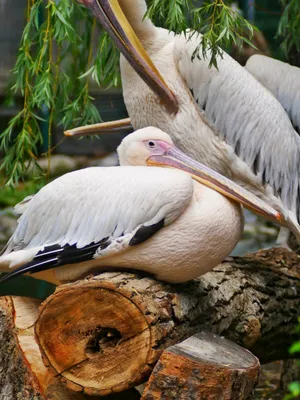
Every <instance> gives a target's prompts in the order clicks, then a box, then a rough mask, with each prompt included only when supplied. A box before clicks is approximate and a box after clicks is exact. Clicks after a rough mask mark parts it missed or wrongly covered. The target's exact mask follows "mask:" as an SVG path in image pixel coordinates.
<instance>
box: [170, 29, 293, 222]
mask: <svg viewBox="0 0 300 400" xmlns="http://www.w3.org/2000/svg"><path fill="white" fill-rule="evenodd" d="M197 41H198V39H196V38H194V37H193V38H192V39H191V40H189V41H187V42H186V39H185V38H184V37H183V36H181V37H178V38H177V40H176V42H175V48H174V56H175V61H176V63H177V66H178V69H179V72H180V74H181V75H182V77H183V78H184V80H185V81H186V83H187V85H188V87H189V88H190V91H191V94H192V96H193V98H194V100H195V101H196V103H197V104H198V107H199V109H200V112H201V114H202V116H203V119H204V120H205V121H206V122H207V124H208V125H209V126H210V127H211V128H212V129H213V130H214V132H215V133H216V134H217V135H218V136H219V137H220V138H221V139H224V140H225V142H226V143H227V144H229V145H230V146H232V148H233V149H234V151H235V153H236V154H237V155H238V156H239V157H240V158H241V159H242V160H243V161H245V162H246V163H247V165H248V166H249V167H250V168H251V170H252V171H253V173H254V174H255V175H257V176H258V177H259V178H260V179H261V181H262V183H263V184H270V185H271V187H272V188H273V190H274V192H275V194H278V195H279V197H280V198H281V200H282V202H283V205H284V206H285V207H286V208H287V209H288V210H291V211H292V212H294V213H295V215H296V216H297V219H298V220H299V219H300V210H299V209H300V207H299V206H300V201H299V196H300V182H299V179H300V162H299V160H300V138H299V136H298V134H297V132H296V131H295V130H294V128H293V126H292V124H291V121H290V119H289V117H288V115H287V114H286V112H285V110H284V109H283V107H282V106H281V104H280V103H279V102H278V101H277V100H276V98H275V97H274V96H273V95H272V94H271V93H270V92H269V91H268V90H267V89H266V88H264V87H263V86H262V85H261V84H260V83H259V82H258V81H257V80H256V79H255V78H254V77H253V76H252V75H251V74H250V73H249V72H248V71H247V70H246V69H244V68H243V67H241V66H240V65H239V64H238V63H237V62H236V61H234V60H233V59H232V58H231V57H230V56H229V55H228V54H226V53H225V52H224V54H223V58H222V59H221V58H219V59H218V70H217V69H216V68H214V67H212V68H208V61H207V60H202V59H201V60H199V59H198V58H197V57H195V58H194V59H193V60H191V59H192V55H193V52H194V50H195V48H196V46H197ZM208 58H209V57H208Z"/></svg>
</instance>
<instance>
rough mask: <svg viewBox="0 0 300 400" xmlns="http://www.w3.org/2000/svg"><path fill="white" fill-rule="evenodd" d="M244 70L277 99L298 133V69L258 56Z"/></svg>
mask: <svg viewBox="0 0 300 400" xmlns="http://www.w3.org/2000/svg"><path fill="white" fill-rule="evenodd" d="M245 68H246V69H247V70H248V71H249V72H250V73H251V74H252V75H253V76H254V77H255V78H256V79H257V80H258V81H259V82H260V83H261V84H262V85H264V86H265V87H266V88H267V89H268V90H269V91H270V92H271V93H272V94H273V95H274V96H275V97H276V98H277V100H278V101H279V102H280V103H281V104H282V106H283V107H284V109H285V111H286V112H287V114H288V116H289V117H290V120H291V121H292V124H293V125H294V127H295V129H296V130H297V131H298V133H300V68H297V67H294V66H293V65H290V64H288V63H285V62H282V61H279V60H276V59H274V58H271V57H266V56H263V55H260V54H255V55H253V56H252V57H250V58H249V60H248V61H247V63H246V65H245Z"/></svg>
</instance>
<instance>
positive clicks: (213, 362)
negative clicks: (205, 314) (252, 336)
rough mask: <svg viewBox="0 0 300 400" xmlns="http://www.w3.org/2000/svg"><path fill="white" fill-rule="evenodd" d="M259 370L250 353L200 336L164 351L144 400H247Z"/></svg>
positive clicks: (215, 338) (216, 338) (206, 335)
mask: <svg viewBox="0 0 300 400" xmlns="http://www.w3.org/2000/svg"><path fill="white" fill-rule="evenodd" d="M259 367H260V365H259V361H258V359H257V358H256V357H255V356H254V355H253V354H251V353H250V352H249V351H248V350H246V349H244V348H242V347H240V346H238V345H236V344H235V343H233V342H231V341H229V340H226V339H224V338H222V337H221V336H217V335H214V334H212V333H208V332H201V333H199V334H196V335H194V336H191V337H190V338H188V339H186V340H184V341H183V342H181V343H179V344H176V345H175V346H171V347H169V348H168V349H166V350H164V352H163V353H162V355H161V357H160V358H159V360H158V362H157V364H156V365H155V368H154V370H153V371H152V374H151V376H150V379H149V381H148V384H147V386H146V389H145V390H144V393H143V396H142V400H185V399H194V400H200V399H207V400H214V399H222V400H246V399H249V398H251V396H252V395H253V392H254V388H255V386H256V384H257V382H258V377H259V369H260V368H259Z"/></svg>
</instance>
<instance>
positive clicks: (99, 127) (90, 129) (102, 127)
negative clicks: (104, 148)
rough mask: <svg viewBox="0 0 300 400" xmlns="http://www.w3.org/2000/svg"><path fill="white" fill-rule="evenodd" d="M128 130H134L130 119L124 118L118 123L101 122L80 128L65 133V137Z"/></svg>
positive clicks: (117, 121)
mask: <svg viewBox="0 0 300 400" xmlns="http://www.w3.org/2000/svg"><path fill="white" fill-rule="evenodd" d="M128 130H133V127H132V125H131V122H130V118H123V119H118V120H116V121H108V122H99V123H98V124H93V125H84V126H79V127H77V128H74V129H69V130H67V131H65V132H64V134H65V136H74V137H81V136H88V135H100V134H107V133H124V132H125V133H126V132H127V131H128Z"/></svg>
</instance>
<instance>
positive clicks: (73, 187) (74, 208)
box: [0, 167, 193, 275]
mask: <svg viewBox="0 0 300 400" xmlns="http://www.w3.org/2000/svg"><path fill="white" fill-rule="evenodd" d="M192 195H193V184H192V179H191V178H190V177H189V176H188V175H187V174H185V173H183V172H181V171H177V170H171V169H158V168H156V167H155V168H150V167H122V168H120V167H110V168H97V167H96V168H88V169H85V170H80V171H76V172H71V173H69V174H66V175H64V176H62V177H60V178H58V179H56V180H55V181H53V182H51V183H50V184H48V185H47V186H45V187H44V188H43V189H41V190H40V191H39V193H37V194H36V195H35V196H34V197H33V198H32V199H31V200H30V202H29V203H28V204H27V208H26V210H25V211H24V213H23V215H22V216H21V217H20V219H19V221H18V226H17V229H16V231H15V233H14V234H13V236H12V237H11V239H10V241H9V243H8V245H7V247H6V250H5V252H4V254H3V255H2V256H1V257H0V268H1V267H2V268H3V267H6V268H8V267H15V266H20V265H23V267H21V268H19V269H18V271H19V272H17V273H16V272H15V273H14V272H13V274H14V275H17V274H20V273H24V272H37V271H39V270H44V269H47V268H54V267H57V266H60V265H65V264H70V263H77V262H81V261H87V260H89V259H93V258H97V257H100V256H103V255H109V254H112V253H116V252H121V251H123V250H125V249H126V248H127V247H128V246H134V245H137V244H139V243H141V242H143V241H145V240H147V239H148V238H149V237H151V236H152V235H153V234H154V233H155V232H157V231H158V230H159V229H160V228H162V227H163V226H166V225H168V224H170V223H171V222H173V221H174V220H175V219H176V218H177V217H178V216H179V215H181V213H182V212H183V211H184V209H185V208H186V207H187V205H188V204H189V202H190V201H191V197H192Z"/></svg>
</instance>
